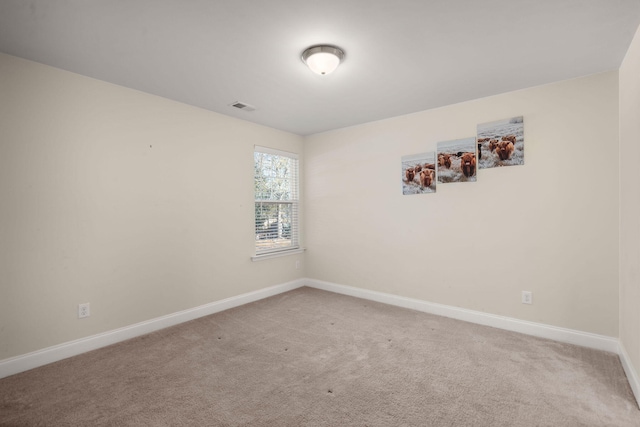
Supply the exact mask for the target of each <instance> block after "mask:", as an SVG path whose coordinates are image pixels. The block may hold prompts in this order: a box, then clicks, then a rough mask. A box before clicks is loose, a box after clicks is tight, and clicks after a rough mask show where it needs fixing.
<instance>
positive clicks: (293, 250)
mask: <svg viewBox="0 0 640 427" xmlns="http://www.w3.org/2000/svg"><path fill="white" fill-rule="evenodd" d="M253 151H254V153H255V152H256V151H257V152H260V153H266V154H273V155H276V156H282V157H289V158H292V159H295V160H296V161H298V162H299V161H300V159H299V156H298V154H297V153H292V152H289V151H283V150H278V149H275V148H269V147H264V146H262V145H254V146H253ZM297 178H298V182H297V193H298V198H297V199H296V206H297V210H298V224H299V221H300V217H299V215H300V170H299V168H298V177H297ZM254 222H255V221H254ZM297 232H298V236H297V238H298V243H299V241H300V240H299V239H300V228H299V227H298V230H297ZM254 249H255V247H254ZM305 250H306V248H304V247H301V246H300V245H297V246H294V247H290V248H284V249H280V250H273V251H271V252H266V253H261V254H255V255H253V256H252V257H251V261H253V262H256V261H263V260H266V259H270V258H279V257H283V256H287V255H295V254H300V253H303V252H304V251H305Z"/></svg>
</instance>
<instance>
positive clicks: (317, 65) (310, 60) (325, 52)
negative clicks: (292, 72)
mask: <svg viewBox="0 0 640 427" xmlns="http://www.w3.org/2000/svg"><path fill="white" fill-rule="evenodd" d="M343 58H344V51H343V50H342V49H340V48H338V47H335V46H327V45H317V46H311V47H310V48H308V49H307V50H305V51H304V52H302V61H303V62H304V63H305V64H307V66H308V67H309V68H310V69H311V71H313V72H314V73H317V74H322V75H324V74H329V73H330V72H332V71H333V70H335V69H336V68H338V65H340V61H342V59H343Z"/></svg>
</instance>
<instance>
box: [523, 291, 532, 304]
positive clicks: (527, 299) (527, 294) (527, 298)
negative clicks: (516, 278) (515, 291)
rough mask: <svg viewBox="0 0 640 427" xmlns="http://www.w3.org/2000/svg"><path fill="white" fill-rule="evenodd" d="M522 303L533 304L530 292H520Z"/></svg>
mask: <svg viewBox="0 0 640 427" xmlns="http://www.w3.org/2000/svg"><path fill="white" fill-rule="evenodd" d="M522 303H523V304H533V293H532V292H530V291H522Z"/></svg>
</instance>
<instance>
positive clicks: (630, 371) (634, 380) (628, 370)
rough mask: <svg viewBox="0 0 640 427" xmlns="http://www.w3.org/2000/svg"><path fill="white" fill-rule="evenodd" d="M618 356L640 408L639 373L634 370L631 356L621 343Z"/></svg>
mask: <svg viewBox="0 0 640 427" xmlns="http://www.w3.org/2000/svg"><path fill="white" fill-rule="evenodd" d="M618 354H619V355H620V363H622V368H623V369H624V373H625V374H627V380H628V381H629V385H630V386H631V391H633V395H634V396H635V398H636V402H637V403H638V407H640V379H639V378H638V373H637V372H636V370H635V369H634V368H633V364H632V363H631V359H630V358H629V354H627V350H626V349H625V348H624V345H622V343H620V346H619V352H618Z"/></svg>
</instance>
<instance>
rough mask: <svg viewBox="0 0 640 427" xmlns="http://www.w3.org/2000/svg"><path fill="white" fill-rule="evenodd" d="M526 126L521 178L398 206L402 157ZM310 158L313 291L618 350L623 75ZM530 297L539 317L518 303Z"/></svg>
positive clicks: (448, 114) (349, 140) (477, 108)
mask: <svg viewBox="0 0 640 427" xmlns="http://www.w3.org/2000/svg"><path fill="white" fill-rule="evenodd" d="M518 115H523V116H524V133H525V165H524V166H513V167H506V168H499V169H489V170H481V171H480V172H479V176H478V182H476V183H458V184H440V185H439V186H438V188H437V193H436V194H431V195H427V194H425V195H412V196H403V195H402V192H401V183H400V173H401V171H400V158H401V156H403V155H409V154H415V153H421V152H426V151H432V150H435V148H436V143H437V142H438V141H446V140H451V139H457V138H464V137H468V136H474V135H475V133H476V124H478V123H484V122H489V121H494V120H499V119H504V118H508V117H513V116H518ZM636 140H637V138H636ZM305 144H306V145H305V160H306V170H305V171H306V181H307V184H306V199H305V209H306V212H307V217H306V219H307V228H306V233H307V234H306V237H307V240H306V242H307V247H308V251H307V259H306V262H307V276H308V277H310V278H313V279H318V280H324V281H328V282H333V283H338V284H342V285H349V286H355V287H360V288H366V289H369V290H374V291H381V292H387V293H392V294H397V295H402V296H406V297H412V298H418V299H421V300H426V301H430V302H436V303H442V304H447V305H451V306H456V307H463V308H467V309H472V310H479V311H483V312H488V313H493V314H498V315H505V316H509V317H513V318H517V319H523V320H529V321H534V322H541V323H544V324H549V325H555V326H560V327H566V328H571V329H576V330H580V331H585V332H591V333H596V334H602V335H606V336H611V337H617V336H618V202H619V200H618V73H617V72H615V71H613V72H607V73H603V74H598V75H593V76H589V77H585V78H579V79H575V80H569V81H564V82H559V83H556V84H550V85H546V86H541V87H536V88H531V89H527V90H521V91H517V92H512V93H507V94H503V95H499V96H494V97H490V98H485V99H480V100H476V101H472V102H466V103H461V104H457V105H451V106H447V107H444V108H439V109H434V110H429V111H424V112H420V113H416V114H412V115H407V116H402V117H397V118H392V119H388V120H383V121H379V122H374V123H369V124H366V125H361V126H356V127H352V128H347V129H342V130H337V131H332V132H327V133H323V134H318V135H314V136H311V137H308V138H307V139H306V141H305ZM522 290H529V291H532V292H533V302H534V304H533V305H523V304H522V303H521V291H522Z"/></svg>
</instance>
